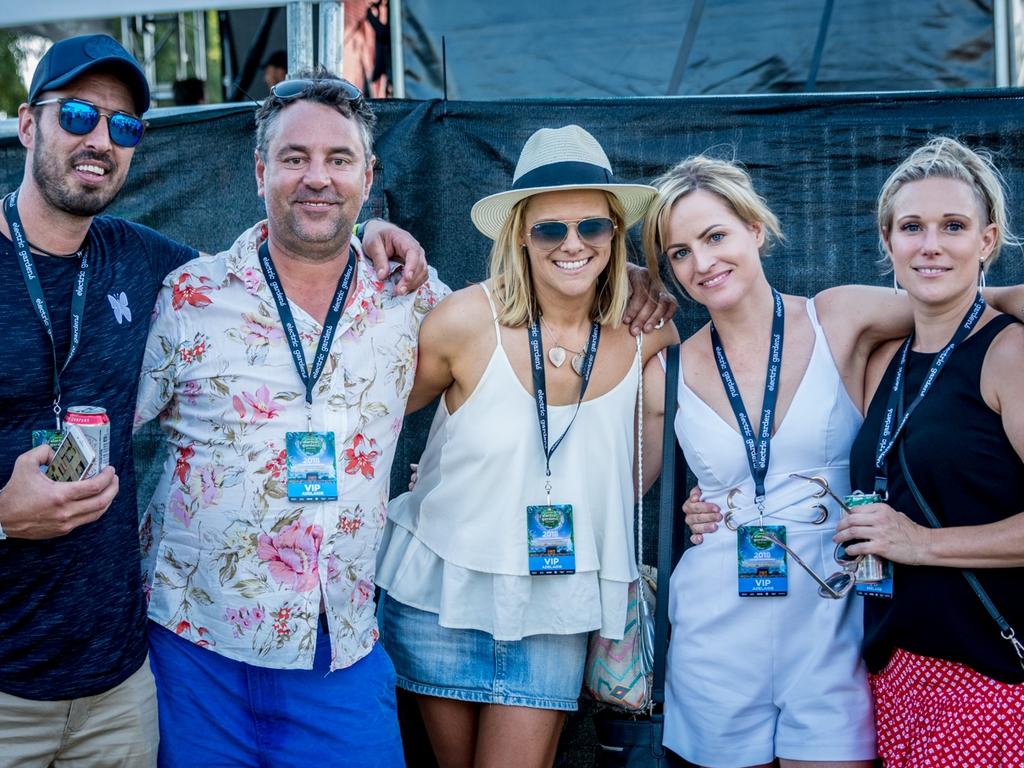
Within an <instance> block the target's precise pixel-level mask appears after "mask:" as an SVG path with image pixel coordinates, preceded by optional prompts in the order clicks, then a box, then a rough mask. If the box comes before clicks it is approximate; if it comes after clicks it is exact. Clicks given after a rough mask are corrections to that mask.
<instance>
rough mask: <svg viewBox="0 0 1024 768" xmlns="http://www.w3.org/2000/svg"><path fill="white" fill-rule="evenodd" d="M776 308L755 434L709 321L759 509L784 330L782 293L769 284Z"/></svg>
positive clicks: (784, 316) (766, 473) (772, 420)
mask: <svg viewBox="0 0 1024 768" xmlns="http://www.w3.org/2000/svg"><path fill="white" fill-rule="evenodd" d="M772 298H773V299H774V300H775V310H774V313H773V314H772V341H771V347H770V349H769V352H768V372H767V374H766V375H765V380H764V398H763V399H762V401H761V422H760V424H761V428H760V430H759V432H758V435H757V436H756V437H755V436H754V428H753V425H752V424H751V423H750V417H749V416H747V409H746V407H745V406H744V405H743V396H742V395H741V394H740V388H739V386H737V384H736V377H735V376H733V373H732V368H731V367H730V366H729V360H728V358H727V357H726V356H725V348H724V347H723V346H722V339H721V338H720V337H719V335H718V329H716V328H715V324H714V322H712V323H711V350H712V352H713V353H714V355H715V362H716V363H717V364H718V375H719V376H720V377H721V379H722V386H723V387H725V396H726V397H727V398H729V405H730V406H732V412H733V413H734V414H736V422H737V424H739V427H740V436H741V437H742V438H743V444H744V445H745V446H746V448H747V463H748V464H749V465H750V476H751V477H753V478H754V501H755V503H756V504H757V506H758V508H759V509H762V510H763V508H764V499H765V488H764V480H765V478H766V477H767V476H768V461H769V459H770V457H771V440H772V423H773V422H774V420H775V402H776V401H777V400H778V398H779V377H780V375H781V371H782V340H783V336H784V333H785V319H786V310H785V307H784V306H783V303H782V295H781V294H780V293H779V292H778V291H776V290H775V289H774V288H772Z"/></svg>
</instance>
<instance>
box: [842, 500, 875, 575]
mask: <svg viewBox="0 0 1024 768" xmlns="http://www.w3.org/2000/svg"><path fill="white" fill-rule="evenodd" d="M881 500H882V497H881V496H879V495H878V494H877V493H862V492H861V491H855V492H853V493H852V494H850V495H849V496H847V497H846V498H845V499H844V501H845V502H846V506H848V507H859V506H861V505H862V504H877V503H878V502H880V501H881ZM847 543H848V544H855V543H856V542H853V541H850V542H847ZM884 578H885V561H884V560H883V559H882V558H881V557H879V556H878V555H865V556H864V559H863V560H861V561H860V565H859V566H857V577H856V580H857V583H858V584H875V583H877V582H879V581H882V580H883V579H884Z"/></svg>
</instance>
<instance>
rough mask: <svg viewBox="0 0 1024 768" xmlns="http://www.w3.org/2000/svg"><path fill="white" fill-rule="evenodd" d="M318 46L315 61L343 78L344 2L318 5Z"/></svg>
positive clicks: (326, 1)
mask: <svg viewBox="0 0 1024 768" xmlns="http://www.w3.org/2000/svg"><path fill="white" fill-rule="evenodd" d="M319 37H320V40H319V42H320V44H319V46H318V47H317V59H318V60H319V62H320V64H321V65H322V66H324V67H326V68H327V69H328V70H330V71H331V72H333V73H334V74H336V75H338V76H339V77H344V76H345V0H323V1H322V2H321V3H320V36H319Z"/></svg>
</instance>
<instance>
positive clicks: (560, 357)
mask: <svg viewBox="0 0 1024 768" xmlns="http://www.w3.org/2000/svg"><path fill="white" fill-rule="evenodd" d="M548 360H550V361H551V364H552V365H553V366H555V368H561V367H562V363H564V362H565V350H564V349H562V348H561V347H552V348H551V349H549V350H548ZM573 367H574V368H575V367H576V363H575V360H574V361H573Z"/></svg>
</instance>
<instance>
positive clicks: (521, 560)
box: [377, 284, 640, 640]
mask: <svg viewBox="0 0 1024 768" xmlns="http://www.w3.org/2000/svg"><path fill="white" fill-rule="evenodd" d="M481 288H483V290H484V292H485V294H486V295H487V301H488V303H489V304H490V306H491V314H492V317H493V318H494V333H495V339H496V345H495V349H494V352H493V354H492V355H491V359H490V360H489V361H488V364H487V367H486V369H485V370H484V373H483V375H482V376H481V378H480V381H479V383H478V384H477V386H476V389H475V390H474V391H473V392H472V393H471V394H470V396H469V397H468V398H467V399H466V401H465V402H464V403H463V404H462V407H460V408H459V409H458V410H457V411H456V412H455V413H448V409H447V405H446V403H445V399H444V397H442V398H441V402H440V404H439V405H438V408H437V413H436V414H435V416H434V421H433V423H432V425H431V428H430V433H429V435H428V437H427V444H426V447H425V449H424V452H423V455H422V457H421V458H420V463H419V480H418V482H417V484H416V488H415V489H414V490H413V491H410V492H408V493H404V494H402V495H401V496H398V497H397V498H395V499H393V500H392V501H391V503H390V504H389V506H388V524H387V526H386V529H385V532H384V539H383V541H382V544H381V548H380V553H379V555H378V563H377V583H378V584H379V585H380V586H381V587H382V588H384V589H386V590H387V591H388V594H389V596H390V597H392V598H394V599H395V600H398V601H399V602H401V603H404V604H406V605H410V606H412V607H414V608H419V609H420V610H424V611H430V612H431V613H437V614H438V617H439V622H440V624H441V625H442V626H445V627H452V628H461V629H477V630H482V631H484V632H488V633H490V634H491V635H493V636H494V638H495V639H497V640H519V639H521V638H523V637H526V636H528V635H535V634H575V633H578V632H588V631H590V630H593V629H600V630H601V634H602V635H603V636H605V637H608V638H621V637H622V632H623V628H624V625H625V619H626V605H627V590H628V587H629V584H630V582H632V581H633V580H635V579H636V578H637V569H636V558H635V554H634V553H635V549H634V543H633V496H634V494H633V481H632V479H631V475H632V467H633V422H634V414H635V412H636V397H637V384H638V381H639V368H638V363H639V360H640V356H639V350H638V352H637V359H636V361H635V362H634V365H632V366H630V369H629V372H628V373H627V374H626V375H625V376H624V377H623V379H622V380H621V381H619V383H618V384H616V385H615V387H613V388H612V390H611V391H609V392H608V393H606V394H604V395H601V396H599V397H596V398H594V399H592V400H585V401H584V402H583V404H582V405H581V407H580V411H579V415H578V416H577V417H576V420H575V421H574V422H573V424H572V428H571V429H570V430H569V433H568V434H567V435H566V437H565V439H564V440H563V441H562V443H561V445H560V446H559V447H558V450H557V452H556V453H555V455H554V456H553V457H552V459H551V473H552V477H551V480H552V491H551V501H552V503H554V504H572V507H573V520H574V533H575V543H576V573H574V574H571V575H567V576H531V575H530V572H529V565H528V559H527V539H526V508H527V506H530V505H535V504H543V503H545V502H546V494H545V490H544V484H545V470H544V452H543V449H542V447H541V438H540V429H539V426H538V422H537V411H536V406H535V403H534V399H533V396H532V394H531V393H530V392H528V391H527V390H526V389H524V388H523V385H522V384H521V383H520V381H519V379H518V377H517V376H516V373H515V371H514V370H513V368H512V365H511V363H510V362H509V359H508V357H507V356H506V354H505V350H504V349H503V348H502V345H501V334H500V326H499V324H498V321H497V313H496V311H495V308H494V303H493V302H492V300H491V296H490V293H489V292H488V290H487V287H486V286H485V285H482V284H481ZM600 364H601V351H600V347H599V348H598V355H597V360H596V365H600ZM575 409H576V406H575V404H573V405H565V406H549V417H548V418H549V420H550V424H549V430H550V434H551V436H552V438H551V439H552V441H553V440H555V439H557V437H558V436H559V435H561V434H562V432H563V431H564V430H565V428H566V425H567V424H568V423H569V420H570V419H572V416H573V412H574V411H575Z"/></svg>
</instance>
